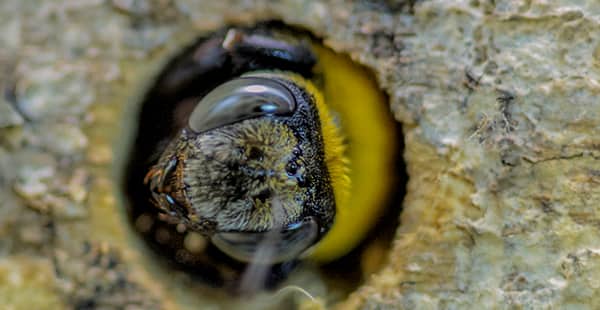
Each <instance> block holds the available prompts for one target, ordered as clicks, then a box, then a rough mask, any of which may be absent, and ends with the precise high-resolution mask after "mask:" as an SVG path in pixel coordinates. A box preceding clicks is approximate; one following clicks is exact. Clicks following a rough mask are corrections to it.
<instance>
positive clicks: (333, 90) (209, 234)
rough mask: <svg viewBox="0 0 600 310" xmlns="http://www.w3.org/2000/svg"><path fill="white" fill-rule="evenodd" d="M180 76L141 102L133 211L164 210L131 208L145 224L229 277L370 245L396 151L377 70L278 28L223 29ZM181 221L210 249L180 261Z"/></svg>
mask: <svg viewBox="0 0 600 310" xmlns="http://www.w3.org/2000/svg"><path fill="white" fill-rule="evenodd" d="M167 68H168V69H166V70H165V71H163V73H162V74H161V75H160V76H159V77H158V79H157V81H156V83H155V87H154V88H152V89H151V91H150V92H149V93H148V94H147V95H146V99H145V103H144V105H143V106H142V110H141V115H140V126H139V128H138V136H137V140H136V143H135V151H134V154H133V156H132V160H131V161H130V166H129V171H130V173H128V179H127V184H128V186H130V189H129V190H128V191H129V192H131V193H135V194H133V196H134V197H133V200H134V203H136V204H137V205H139V204H140V203H141V202H140V201H142V200H144V199H145V200H147V199H148V198H151V200H152V202H153V203H154V205H155V206H156V207H158V208H156V209H150V208H139V207H136V208H133V210H132V212H131V213H132V215H133V217H134V219H136V221H137V220H139V219H140V218H141V217H143V216H145V217H146V218H148V217H150V218H152V221H151V222H152V223H151V224H150V225H146V226H144V225H141V226H143V227H142V228H140V230H142V231H145V232H147V233H146V236H147V238H148V239H152V240H151V241H152V243H153V244H154V245H155V246H156V247H159V248H171V249H172V250H174V251H175V252H176V255H175V256H176V259H177V260H179V261H180V262H183V263H184V264H187V265H193V266H194V267H197V268H198V269H201V270H203V271H204V275H203V276H206V274H207V273H208V274H212V275H213V278H212V279H211V281H215V279H214V278H215V277H216V278H218V279H221V281H220V282H223V281H225V282H227V279H224V278H226V277H227V275H228V274H236V272H232V270H233V271H236V270H237V271H239V270H240V268H243V266H245V265H246V264H248V263H254V264H264V265H274V266H279V267H276V268H275V269H274V270H275V272H274V274H275V275H277V274H279V275H280V277H284V276H285V274H286V273H287V272H288V271H286V270H288V269H289V266H290V265H289V262H294V261H296V260H297V259H299V258H307V259H312V260H314V261H321V262H328V261H332V260H334V259H336V258H339V257H340V256H343V255H344V254H346V253H348V252H349V251H350V250H352V249H353V248H354V247H356V245H357V244H358V243H360V241H361V240H362V239H363V238H364V237H365V235H366V234H367V232H368V231H369V230H370V229H371V228H372V226H373V225H374V223H375V221H376V220H377V218H378V217H379V216H380V215H381V214H382V210H383V207H382V206H383V204H384V200H385V197H386V195H387V194H389V192H390V190H391V185H390V184H391V182H390V178H391V177H390V176H389V167H390V165H391V162H392V161H393V156H395V153H394V152H393V151H392V150H394V149H395V147H396V146H395V136H394V135H395V131H394V130H390V128H392V127H394V125H393V124H392V123H393V121H392V120H391V118H390V117H389V115H388V113H387V111H385V105H384V104H382V103H384V102H385V98H384V97H383V95H381V93H380V92H379V90H378V89H377V87H376V85H375V83H374V82H373V81H372V80H371V79H370V78H369V77H368V75H367V74H366V72H365V71H364V69H362V68H360V67H359V66H357V65H355V64H353V63H352V62H351V61H350V60H349V59H347V58H346V57H339V56H338V55H336V54H335V53H334V52H332V51H331V50H329V49H326V48H324V47H322V46H321V45H320V44H319V43H318V41H317V40H316V39H315V38H314V37H312V36H311V35H308V34H306V33H305V32H301V31H295V30H291V29H290V28H288V27H283V26H282V25H281V24H276V25H275V26H274V25H273V23H264V24H259V25H258V26H254V27H228V28H226V29H223V30H221V31H217V32H215V33H213V34H212V35H210V36H208V37H205V38H203V39H201V40H199V42H197V43H195V44H193V45H192V46H190V47H189V48H188V49H187V50H186V51H184V52H183V53H182V54H181V55H180V56H178V57H176V58H175V59H173V60H172V61H171V62H170V63H169V64H168V65H167ZM146 205H147V204H146ZM156 210H159V211H158V212H157V211H156ZM156 219H158V220H156ZM169 225H170V227H176V229H175V230H178V231H179V233H181V232H182V231H191V232H195V233H197V234H200V235H202V236H203V238H204V240H206V242H207V244H208V248H207V249H206V251H204V252H203V253H202V255H190V254H189V253H187V254H181V252H180V251H179V250H177V249H178V248H179V247H182V245H183V244H184V240H183V237H177V235H178V234H177V233H173V230H174V229H173V228H171V230H170V231H171V233H170V235H169V236H170V237H169V238H167V239H165V238H162V239H161V238H157V237H156V233H157V232H158V231H159V230H160V229H165V227H166V226H169ZM150 226H152V228H149V227H150ZM152 232H154V235H152ZM163 235H164V231H163ZM157 239H161V240H159V241H156V240H157ZM211 253H212V254H211ZM178 255H179V256H180V257H177V256H178ZM215 266H216V267H215ZM232 266H233V267H232ZM240 266H241V267H240ZM282 266H283V267H282ZM282 270H283V271H282ZM275 277H277V276H275ZM234 278H235V276H234ZM216 282H219V281H216Z"/></svg>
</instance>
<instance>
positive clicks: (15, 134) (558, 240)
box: [0, 0, 600, 309]
mask: <svg viewBox="0 0 600 310" xmlns="http://www.w3.org/2000/svg"><path fill="white" fill-rule="evenodd" d="M415 2H416V3H408V1H407V2H403V1H392V0H390V1H383V0H380V1H341V0H340V1H308V0H296V1H292V0H289V1H280V2H277V3H272V2H271V1H267V0H264V1H230V0H221V1H200V0H180V1H170V0H128V1H127V0H54V1H34V0H3V1H0V17H1V18H0V87H1V89H2V96H1V97H0V184H1V187H0V300H2V304H3V305H4V306H6V305H7V304H8V306H9V308H10V307H14V308H17V309H21V308H29V309H42V308H62V307H77V306H80V307H86V306H95V307H99V308H102V307H104V308H111V307H113V308H119V309H121V308H125V307H130V308H127V309H135V308H140V309H151V308H168V309H192V308H194V309H196V308H197V303H198V302H200V301H199V297H198V296H199V295H201V294H200V291H201V289H200V288H196V287H193V286H191V285H188V284H189V283H188V284H186V283H187V282H185V280H182V281H183V282H182V281H179V282H181V283H178V284H177V283H175V282H177V281H178V277H177V276H170V277H168V276H167V275H168V273H167V272H166V271H164V270H163V269H161V268H158V267H156V265H155V264H153V260H154V258H153V257H152V256H151V255H150V254H149V253H150V252H149V251H148V250H147V249H145V247H144V245H143V244H142V243H140V241H139V240H137V239H136V238H135V236H134V234H133V231H132V229H131V227H129V224H128V222H127V220H126V218H125V215H124V212H123V210H122V208H121V206H120V205H119V204H120V201H121V197H120V194H119V192H118V182H116V181H115V179H114V177H113V176H114V175H115V173H116V172H118V170H119V168H118V165H119V164H120V158H121V157H122V155H123V154H122V150H124V149H125V148H126V147H125V143H126V140H127V137H128V136H129V135H130V131H131V128H132V127H130V125H131V123H134V122H135V119H134V118H133V117H129V116H131V115H133V114H132V113H130V112H128V110H131V109H132V108H131V106H132V105H131V103H133V102H135V101H136V100H137V99H138V98H137V97H136V96H139V95H140V94H141V92H142V89H143V87H145V86H146V85H147V84H148V83H149V82H150V81H151V77H152V75H153V74H154V73H156V72H157V70H158V68H159V66H160V65H161V64H162V63H164V61H165V60H166V59H167V57H168V56H169V55H171V53H173V52H174V51H176V50H177V49H179V48H181V47H182V46H184V45H185V44H186V43H188V42H190V40H192V39H193V38H195V37H197V36H198V35H200V34H201V33H203V32H206V31H210V30H212V29H215V28H217V27H220V26H222V25H223V24H224V23H225V22H245V23H252V22H253V21H256V20H263V19H280V20H283V21H285V22H287V23H290V24H295V25H301V26H303V27H305V28H307V29H309V30H311V31H313V32H314V33H315V34H317V35H318V36H321V37H323V38H324V39H325V42H326V43H327V44H328V45H330V46H331V47H332V48H334V49H335V50H338V51H340V52H346V53H349V54H350V55H351V56H352V57H353V59H355V60H356V61H358V62H360V63H363V64H365V65H367V66H369V67H371V68H373V70H374V71H375V72H376V74H377V77H378V80H379V82H380V84H381V86H382V88H383V89H385V90H386V91H387V92H388V94H389V96H390V106H391V111H392V113H394V115H395V117H396V119H397V120H398V121H400V122H402V123H403V127H404V134H405V143H406V150H405V154H404V160H405V162H406V165H407V169H408V172H409V176H410V180H409V182H408V193H407V196H406V198H405V200H404V203H403V206H404V211H403V213H402V217H401V220H402V224H401V226H400V228H399V230H398V233H397V236H396V240H395V242H394V245H393V248H392V250H391V252H390V253H389V257H390V259H389V261H390V262H389V263H388V265H387V266H386V267H385V268H384V269H383V270H381V271H380V272H378V273H376V274H375V275H374V276H373V277H372V278H371V279H370V280H369V281H367V283H365V284H364V285H363V286H361V287H360V288H358V289H357V290H356V291H355V292H354V293H353V294H352V295H351V296H349V297H348V298H347V300H346V301H344V302H342V303H341V304H340V305H339V307H340V308H344V309H345V308H365V309H388V308H389V309H392V308H394V309H395V308H404V309H414V308H416V309H484V308H498V309H513V308H516V309H521V308H524V309H544V308H548V309H550V308H553V309H558V308H569V307H570V308H573V309H597V308H598V307H600V293H599V291H600V101H599V100H598V97H597V96H598V93H599V92H600V4H599V3H598V2H597V1H595V0H587V1H586V0H580V1H567V0H562V1H543V0H529V1H527V0H522V1H504V0H496V1H493V0H482V1H477V0H471V1H468V0H464V1H458V0H457V1H442V0H439V1H425V0H424V1H415ZM127 115H129V116H127ZM128 117H129V118H128ZM113 149H116V150H117V153H113ZM115 154H116V156H115ZM399 160H400V159H399Z"/></svg>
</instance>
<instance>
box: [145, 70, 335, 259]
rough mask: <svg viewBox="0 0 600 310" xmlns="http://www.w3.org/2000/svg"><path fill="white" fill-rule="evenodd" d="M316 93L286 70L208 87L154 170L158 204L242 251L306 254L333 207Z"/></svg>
mask: <svg viewBox="0 0 600 310" xmlns="http://www.w3.org/2000/svg"><path fill="white" fill-rule="evenodd" d="M314 100H315V99H314V97H313V96H312V95H311V94H310V93H309V92H308V91H307V90H306V89H304V88H302V87H301V86H299V85H297V84H296V83H294V82H293V81H292V80H290V79H286V78H285V76H284V75H283V74H275V75H272V76H261V75H254V76H243V77H241V78H237V79H234V80H231V81H229V82H226V83H224V84H222V85H221V86H219V87H217V88H216V89H214V90H213V91H211V92H210V93H208V94H207V95H206V96H204V98H203V99H202V100H200V102H199V103H198V104H197V105H196V107H195V108H194V110H193V112H192V113H191V115H190V117H189V120H188V126H187V128H186V129H184V130H182V131H181V133H180V134H179V136H178V137H176V138H175V140H174V141H173V142H172V143H171V145H170V146H169V147H168V148H167V149H166V151H165V152H164V153H163V155H162V156H161V159H160V160H159V162H158V164H157V165H155V166H154V168H153V169H152V170H151V172H150V173H149V179H150V182H149V183H150V187H151V189H152V190H153V192H154V196H155V199H156V201H157V204H158V205H159V207H160V208H161V209H163V210H165V211H167V212H168V213H170V214H172V215H174V216H175V217H177V218H178V219H181V220H182V221H183V222H184V223H185V224H187V225H188V226H189V227H191V228H193V229H196V230H198V231H200V232H202V233H204V234H205V235H207V236H209V237H210V238H211V240H212V242H213V243H214V244H215V245H216V246H217V247H218V248H220V249H221V250H222V251H223V252H225V253H226V254H228V255H230V256H232V257H234V258H236V259H238V260H241V261H255V260H256V257H257V254H258V253H259V252H261V251H262V252H264V249H265V248H268V249H271V252H272V254H271V255H270V257H264V258H263V259H261V260H263V261H264V262H279V261H284V260H289V259H291V258H294V257H297V256H299V255H300V254H301V253H302V252H303V251H305V250H306V249H307V248H309V247H310V246H312V245H313V244H315V243H316V242H318V240H319V239H320V238H321V237H322V236H323V235H324V234H325V233H326V232H327V231H328V230H329V228H330V226H331V224H332V222H333V217H334V215H335V199H334V194H333V189H332V186H331V182H330V176H329V173H328V170H327V166H326V162H325V154H324V147H323V139H322V136H321V125H320V122H319V115H318V111H317V109H316V107H315V104H314Z"/></svg>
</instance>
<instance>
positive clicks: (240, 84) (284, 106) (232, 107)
mask: <svg viewBox="0 0 600 310" xmlns="http://www.w3.org/2000/svg"><path fill="white" fill-rule="evenodd" d="M295 108H296V100H295V98H294V95H293V94H292V92H291V91H290V90H288V89H287V88H286V87H285V86H284V85H282V84H280V83H279V82H277V81H275V80H273V79H269V78H263V77H242V78H237V79H234V80H231V81H228V82H226V83H223V84H221V85H219V86H218V87H217V88H215V89H214V90H212V91H211V92H209V93H208V94H207V95H206V96H204V98H202V99H201V100H200V102H199V103H198V105H196V107H195V108H194V110H193V112H192V114H191V116H190V119H189V121H188V126H189V127H190V129H191V130H192V131H194V132H196V133H202V132H205V131H208V130H211V129H215V128H218V127H221V126H225V125H229V124H233V123H235V122H239V121H242V120H245V119H249V118H254V117H260V116H267V115H289V114H292V113H293V112H294V110H295Z"/></svg>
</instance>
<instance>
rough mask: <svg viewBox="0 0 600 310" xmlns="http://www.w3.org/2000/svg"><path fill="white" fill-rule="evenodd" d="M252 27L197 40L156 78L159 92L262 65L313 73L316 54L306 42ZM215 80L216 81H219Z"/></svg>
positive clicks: (175, 91)
mask: <svg viewBox="0 0 600 310" xmlns="http://www.w3.org/2000/svg"><path fill="white" fill-rule="evenodd" d="M250 31H251V30H249V29H244V28H231V29H229V30H228V31H227V32H226V33H225V35H223V34H221V35H217V36H215V37H211V38H208V39H206V40H204V41H202V42H201V43H198V44H196V45H195V46H194V47H192V48H191V50H190V51H189V52H188V53H185V54H184V55H185V56H184V57H179V58H178V59H175V60H174V62H173V63H171V64H170V65H169V67H172V68H173V69H171V70H169V72H168V73H167V74H165V75H164V76H162V77H161V78H160V79H159V82H158V83H157V85H160V90H159V91H160V93H161V94H163V95H174V94H178V93H181V92H185V91H187V90H190V89H192V88H194V87H193V85H205V86H206V85H211V84H214V83H218V84H220V83H222V82H224V81H226V80H228V79H231V78H232V77H235V76H239V75H241V74H243V73H245V72H248V71H253V70H263V69H278V70H290V71H294V72H298V73H300V74H301V75H304V76H310V75H311V74H312V68H313V66H314V65H315V64H316V56H315V54H314V53H313V52H312V50H311V48H310V45H309V43H308V42H305V41H299V42H293V43H292V42H288V41H285V40H280V39H275V38H273V37H271V36H269V35H267V34H250V33H249V32H250ZM218 84H217V85H218Z"/></svg>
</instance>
